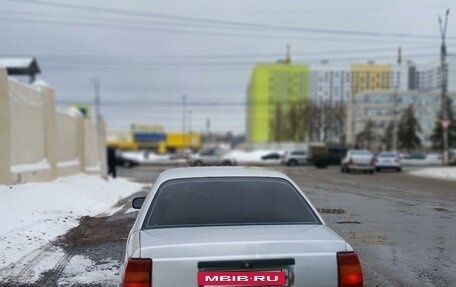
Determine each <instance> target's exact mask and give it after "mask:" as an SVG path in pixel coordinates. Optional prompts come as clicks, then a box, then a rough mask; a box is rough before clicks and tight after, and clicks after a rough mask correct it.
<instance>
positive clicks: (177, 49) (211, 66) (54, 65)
mask: <svg viewBox="0 0 456 287" xmlns="http://www.w3.org/2000/svg"><path fill="white" fill-rule="evenodd" d="M455 3H456V2H455V1H454V0H447V1H443V0H442V1H438V0H432V1H430V0H429V1H419V0H400V1H399V0H388V1H378V0H376V1H367V0H359V1H353V0H350V1H340V0H334V1H321V0H320V1H315V0H314V1H310V0H294V1H291V0H274V1H273V0H224V1H221V0H199V1H195V0H181V1H177V0H167V1H152V0H143V1H138V0H131V1H113V0H106V1H102V0H90V1H89V0H87V1H82V0H80V1H74V0H73V1H69V0H66V1H63V0H60V1H59V0H49V1H48V0H42V1H27V0H0V39H1V40H0V56H14V55H20V56H36V57H37V58H38V62H39V64H40V66H41V69H42V74H41V75H40V78H41V79H43V80H45V81H47V82H49V83H50V84H51V85H52V86H53V87H54V88H55V91H56V100H57V101H58V103H59V108H60V109H64V108H65V107H66V106H67V105H68V104H69V103H72V102H78V101H79V102H92V101H93V88H92V84H91V82H90V79H91V78H93V77H97V78H99V79H100V82H101V99H102V113H103V115H104V117H105V119H106V120H107V123H108V128H109V129H115V130H118V129H127V128H128V127H129V125H130V123H150V124H161V125H163V126H164V127H165V128H166V129H167V130H169V131H180V130H182V110H183V109H182V95H184V94H185V95H187V99H188V109H191V110H192V112H191V114H192V115H191V119H192V121H191V126H192V130H194V131H204V130H205V127H206V119H207V118H210V120H211V129H212V130H216V131H233V132H235V133H242V132H244V130H245V111H246V107H245V91H246V86H247V83H248V81H249V77H250V72H251V69H252V67H253V65H254V64H255V63H256V62H265V61H266V62H273V61H276V60H277V59H278V58H281V57H283V56H284V55H285V49H286V48H285V47H286V45H287V44H290V45H291V47H292V58H293V61H294V62H299V63H311V64H313V63H318V62H319V61H320V60H321V59H330V63H332V64H334V65H348V64H351V63H354V62H357V63H359V62H361V63H362V62H366V61H367V60H368V59H375V61H376V62H378V63H393V62H394V58H395V55H396V49H397V47H398V46H401V47H403V52H404V56H405V57H407V58H411V59H413V60H414V61H415V62H426V61H430V60H433V59H435V60H437V59H438V52H439V44H440V42H439V41H440V40H439V39H438V36H439V30H438V23H437V16H438V15H443V14H444V13H445V10H446V9H447V8H450V9H452V10H453V11H452V13H453V14H450V19H449V22H450V25H449V30H448V35H447V36H448V38H449V39H448V46H449V48H448V50H449V52H450V53H451V52H452V51H453V47H454V46H456V45H455V43H456V17H455V15H456V9H453V8H456V5H455ZM96 7H99V9H96ZM176 16H178V17H176ZM240 22H242V23H240ZM257 24H260V25H257ZM284 26H286V28H284ZM352 32H355V33H352ZM357 32H368V33H371V34H369V35H368V33H365V34H359V33H357ZM374 34H375V35H374ZM386 34H388V35H386ZM390 34H394V35H390ZM409 36H410V37H409ZM422 36H423V37H422ZM432 37H436V38H432ZM187 128H188V127H187Z"/></svg>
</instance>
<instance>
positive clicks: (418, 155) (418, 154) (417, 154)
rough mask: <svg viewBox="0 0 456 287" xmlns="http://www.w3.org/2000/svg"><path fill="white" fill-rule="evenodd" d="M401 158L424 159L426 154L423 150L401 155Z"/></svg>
mask: <svg viewBox="0 0 456 287" xmlns="http://www.w3.org/2000/svg"><path fill="white" fill-rule="evenodd" d="M402 159H406V160H425V159H426V154H425V153H424V152H412V153H406V154H403V155H402Z"/></svg>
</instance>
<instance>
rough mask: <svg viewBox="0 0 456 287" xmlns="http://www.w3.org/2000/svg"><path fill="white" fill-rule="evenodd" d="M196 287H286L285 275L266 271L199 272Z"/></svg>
mask: <svg viewBox="0 0 456 287" xmlns="http://www.w3.org/2000/svg"><path fill="white" fill-rule="evenodd" d="M198 286H203V287H222V286H223V287H227V286H236V287H237V286H249V287H250V286H265V287H266V286H267V287H286V286H287V274H286V273H285V272H284V271H282V270H268V271H200V272H198Z"/></svg>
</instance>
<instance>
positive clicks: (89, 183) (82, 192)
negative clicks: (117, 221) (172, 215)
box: [0, 174, 141, 282]
mask: <svg viewBox="0 0 456 287" xmlns="http://www.w3.org/2000/svg"><path fill="white" fill-rule="evenodd" d="M140 189H141V185H139V184H136V183H132V182H129V181H127V180H125V179H115V180H113V179H109V180H107V181H105V180H103V179H101V178H100V177H99V176H90V175H85V174H79V175H74V176H70V177H65V178H60V179H57V180H55V181H53V182H47V183H27V184H21V185H14V186H4V185H0V218H1V224H0V281H2V279H5V278H6V277H11V275H12V276H14V270H19V269H20V268H21V266H26V265H27V264H28V262H29V261H31V260H33V259H35V258H36V256H40V254H41V255H42V254H44V255H45V256H54V255H55V257H56V260H55V261H58V260H60V257H61V256H59V252H60V250H58V248H57V249H56V248H55V247H53V246H52V245H51V244H50V242H51V241H53V240H55V239H56V238H57V237H58V236H59V235H63V234H65V233H66V232H67V231H69V230H70V229H71V228H73V227H76V226H77V225H78V220H79V218H80V217H82V216H96V215H99V214H103V213H112V210H113V206H114V205H115V204H116V203H117V202H118V201H119V200H121V199H123V198H125V197H128V196H129V195H131V194H133V193H135V192H137V191H138V190H140ZM56 263H57V262H56ZM50 265H52V264H50ZM34 268H35V269H37V270H36V272H34V271H33V270H30V272H28V274H19V275H20V276H21V277H23V276H25V277H27V278H18V279H27V280H29V281H30V282H33V281H34V280H36V279H37V278H36V276H37V275H38V274H39V272H43V271H45V270H46V268H47V270H49V269H52V268H53V266H34ZM12 273H13V274H12ZM19 275H18V276H19Z"/></svg>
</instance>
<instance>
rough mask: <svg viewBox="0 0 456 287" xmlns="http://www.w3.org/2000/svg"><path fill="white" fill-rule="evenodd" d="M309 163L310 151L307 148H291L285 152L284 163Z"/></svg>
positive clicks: (291, 164) (289, 164)
mask: <svg viewBox="0 0 456 287" xmlns="http://www.w3.org/2000/svg"><path fill="white" fill-rule="evenodd" d="M308 163H309V153H308V152H307V151H305V150H290V151H287V152H285V155H284V156H283V159H282V164H284V165H288V166H295V165H304V164H308Z"/></svg>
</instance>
